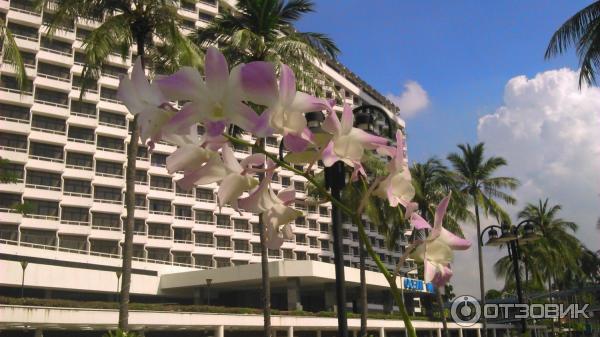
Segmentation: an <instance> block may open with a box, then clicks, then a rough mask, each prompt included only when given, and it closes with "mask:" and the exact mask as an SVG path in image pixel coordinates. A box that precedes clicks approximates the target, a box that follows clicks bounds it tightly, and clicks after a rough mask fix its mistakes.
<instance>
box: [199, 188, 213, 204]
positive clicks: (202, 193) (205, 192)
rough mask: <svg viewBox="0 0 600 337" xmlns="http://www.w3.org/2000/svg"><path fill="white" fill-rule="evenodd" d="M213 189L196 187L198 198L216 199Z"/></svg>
mask: <svg viewBox="0 0 600 337" xmlns="http://www.w3.org/2000/svg"><path fill="white" fill-rule="evenodd" d="M214 198H215V196H214V192H213V190H210V189H206V188H196V200H199V201H214V200H215V199H214Z"/></svg>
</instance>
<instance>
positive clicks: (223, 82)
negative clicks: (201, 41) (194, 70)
mask: <svg viewBox="0 0 600 337" xmlns="http://www.w3.org/2000/svg"><path fill="white" fill-rule="evenodd" d="M204 63H205V66H204V74H205V75H206V86H207V88H208V90H210V91H211V94H212V95H213V97H215V98H216V99H217V100H220V99H221V98H222V97H223V94H224V92H225V87H226V86H227V82H228V80H229V67H228V65H227V60H225V56H223V54H222V53H221V52H220V51H219V50H218V49H217V48H215V47H212V46H211V47H208V49H207V50H206V58H205V61H204Z"/></svg>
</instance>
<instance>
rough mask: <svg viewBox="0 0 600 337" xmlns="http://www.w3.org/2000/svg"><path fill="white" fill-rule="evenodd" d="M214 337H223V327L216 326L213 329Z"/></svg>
mask: <svg viewBox="0 0 600 337" xmlns="http://www.w3.org/2000/svg"><path fill="white" fill-rule="evenodd" d="M215 337H225V326H223V325H217V326H216V327H215Z"/></svg>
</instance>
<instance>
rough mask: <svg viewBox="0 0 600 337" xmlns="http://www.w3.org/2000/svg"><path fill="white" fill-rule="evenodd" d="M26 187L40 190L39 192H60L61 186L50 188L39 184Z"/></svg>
mask: <svg viewBox="0 0 600 337" xmlns="http://www.w3.org/2000/svg"><path fill="white" fill-rule="evenodd" d="M25 187H28V188H35V189H38V190H49V191H60V186H48V185H38V184H25Z"/></svg>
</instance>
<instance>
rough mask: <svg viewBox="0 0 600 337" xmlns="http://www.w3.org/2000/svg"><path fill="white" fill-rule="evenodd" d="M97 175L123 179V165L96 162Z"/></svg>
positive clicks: (101, 161)
mask: <svg viewBox="0 0 600 337" xmlns="http://www.w3.org/2000/svg"><path fill="white" fill-rule="evenodd" d="M96 174H97V175H99V176H108V177H119V178H121V177H123V164H121V163H115V162H111V161H103V160H96Z"/></svg>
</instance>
